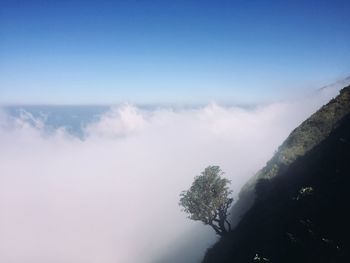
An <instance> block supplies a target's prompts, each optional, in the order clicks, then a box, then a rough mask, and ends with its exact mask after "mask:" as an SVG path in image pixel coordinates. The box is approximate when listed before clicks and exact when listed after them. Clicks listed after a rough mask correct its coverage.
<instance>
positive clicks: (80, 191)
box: [0, 88, 338, 263]
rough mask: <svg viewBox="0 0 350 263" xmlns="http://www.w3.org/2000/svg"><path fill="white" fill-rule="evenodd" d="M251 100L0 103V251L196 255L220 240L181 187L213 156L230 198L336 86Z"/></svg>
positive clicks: (60, 259) (72, 260) (51, 256)
mask: <svg viewBox="0 0 350 263" xmlns="http://www.w3.org/2000/svg"><path fill="white" fill-rule="evenodd" d="M337 90H338V88H332V89H323V90H319V91H317V92H314V93H312V94H310V93H309V94H303V95H302V96H298V97H295V98H294V99H288V100H284V101H280V102H276V103H270V104H264V105H256V106H254V107H250V108H244V107H237V106H223V105H219V104H215V103H211V104H208V105H203V106H196V107H185V108H182V107H171V106H168V107H167V106H159V107H139V106H135V105H130V104H123V105H117V106H6V107H2V108H0V211H1V216H0V262H11V263H47V262H50V263H96V262H98V263H112V262H113V263H115V262H126V263H128V262H198V261H200V259H201V258H202V256H203V254H204V253H205V250H206V249H207V248H208V247H209V246H211V245H212V244H213V242H215V241H216V236H215V234H214V231H212V230H211V229H210V227H208V226H205V225H203V224H201V223H200V222H194V221H191V220H189V219H187V218H186V214H184V213H183V212H182V211H181V209H180V207H179V205H178V200H179V194H180V192H181V191H182V190H185V189H187V188H189V186H190V185H191V183H192V180H193V177H194V176H196V175H198V174H199V173H200V172H201V171H202V170H203V169H204V168H205V167H207V166H208V165H220V166H221V168H222V170H223V171H224V172H225V176H226V177H227V178H229V179H230V180H231V181H232V185H231V186H232V189H233V191H234V196H235V197H236V196H237V194H238V192H239V190H240V188H241V187H242V185H243V184H244V183H245V182H246V181H247V180H248V179H249V178H250V177H251V176H252V175H253V174H254V173H255V172H256V171H257V170H258V169H260V168H261V167H262V166H264V164H265V163H266V161H268V159H269V158H271V156H272V155H273V153H274V151H275V150H276V149H277V147H278V146H279V145H280V144H281V143H282V141H283V140H284V139H285V138H286V137H287V136H288V134H289V133H290V132H291V131H292V129H293V128H295V127H296V126H297V125H298V124H300V123H301V122H302V121H303V120H304V119H306V118H307V117H308V116H309V115H310V114H311V113H313V112H314V111H315V110H317V109H318V108H319V107H320V106H321V105H323V104H324V103H325V102H327V101H328V100H329V99H330V98H331V97H333V96H334V95H335V94H336V93H337Z"/></svg>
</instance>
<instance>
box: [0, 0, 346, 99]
mask: <svg viewBox="0 0 350 263" xmlns="http://www.w3.org/2000/svg"><path fill="white" fill-rule="evenodd" d="M349 14H350V1H348V0H344V1H337V0H332V1H331V0H329V1H322V0H317V1H311V0H308V1H298V0H294V1H268V0H265V1H263V0H261V1H253V0H251V1H246V0H241V1H238V0H237V1H235V0H230V1H221V0H212V1H209V0H200V1H199V0H198V1H191V0H184V1H166V0H157V1H152V0H133V1H132V0H130V1H128V0H125V1H104V0H99V1H88V0H83V1H74V0H69V1H68V0H60V1H49V0H46V1H35V0H30V1H29V0H22V1H19V0H9V1H4V0H0V103H2V104H3V103H6V104H11V103H29V104H32V103H47V104H50V103H55V104H60V103H68V104H75V103H77V104H86V103H119V102H124V101H128V102H133V103H169V102H170V103H192V102H195V103H198V102H199V103H201V102H207V101H218V102H248V103H251V102H257V101H264V100H273V99H277V98H279V96H281V95H282V94H285V93H286V92H291V91H295V90H300V89H305V88H316V87H318V86H321V85H325V84H328V83H330V82H332V81H334V80H337V79H341V78H343V77H346V76H348V75H349V74H350V15H349Z"/></svg>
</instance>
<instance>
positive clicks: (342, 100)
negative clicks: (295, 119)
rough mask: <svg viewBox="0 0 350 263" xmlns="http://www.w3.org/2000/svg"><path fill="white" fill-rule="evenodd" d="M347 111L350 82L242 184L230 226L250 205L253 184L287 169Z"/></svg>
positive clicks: (324, 135)
mask: <svg viewBox="0 0 350 263" xmlns="http://www.w3.org/2000/svg"><path fill="white" fill-rule="evenodd" d="M349 113H350V85H349V86H347V87H345V88H343V89H342V90H341V91H340V94H339V95H338V96H337V97H336V98H334V99H332V100H331V101H330V102H329V103H327V104H326V105H324V106H323V107H322V108H321V109H319V110H318V111H317V112H316V113H314V114H313V115H311V116H310V117H309V118H308V119H307V120H305V121H304V122H303V123H302V124H301V125H300V126H298V127H297V128H296V129H294V130H293V131H292V132H291V134H290V135H289V136H288V138H287V139H286V140H285V141H284V142H283V143H282V145H281V146H280V147H279V148H278V150H277V151H276V153H275V155H274V156H273V157H272V158H271V160H270V161H269V162H267V164H266V166H265V167H264V168H263V169H261V170H260V171H259V172H258V173H257V174H256V175H255V176H253V178H251V179H250V180H249V181H248V182H247V183H246V184H245V185H244V186H243V188H242V190H241V191H240V194H239V200H238V201H237V202H236V203H235V205H234V206H233V208H232V209H231V222H232V225H234V226H235V225H236V224H237V223H238V222H239V220H240V219H241V215H243V214H244V213H245V212H246V211H247V210H248V209H249V208H250V207H251V205H252V204H253V201H254V198H255V183H256V182H257V181H258V180H259V179H268V178H273V177H275V176H276V175H277V174H278V173H279V171H280V170H284V169H286V168H287V167H288V166H289V165H290V164H291V163H293V161H295V160H296V159H297V158H298V157H300V156H303V155H304V154H305V153H307V152H308V151H310V150H311V149H313V148H314V147H315V146H316V145H318V144H319V143H320V142H322V141H323V140H324V139H325V138H326V137H327V136H328V135H329V134H330V133H331V132H332V131H333V130H334V129H336V128H337V127H338V125H339V121H340V120H341V119H342V118H344V116H346V115H347V114H349Z"/></svg>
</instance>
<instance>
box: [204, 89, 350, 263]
mask: <svg viewBox="0 0 350 263" xmlns="http://www.w3.org/2000/svg"><path fill="white" fill-rule="evenodd" d="M349 175H350V86H348V87H346V88H344V89H343V90H342V91H341V93H340V95H339V96H338V97H336V98H335V99H333V100H331V101H330V102H329V103H328V104H327V105H325V106H323V107H322V108H321V109H320V110H319V111H317V112H316V113H315V114H313V115H312V116H311V117H310V118H309V119H307V120H306V121H305V122H303V123H302V124H301V125H300V126H299V127H298V128H296V129H295V130H294V131H293V132H292V133H291V134H290V136H289V137H288V138H287V139H286V141H285V142H284V143H283V144H282V145H281V146H280V147H279V149H278V151H277V153H276V154H275V156H274V157H273V158H272V159H271V160H270V161H269V162H268V163H267V165H266V167H264V168H263V169H262V170H261V171H260V172H259V173H258V174H257V175H256V177H255V178H254V180H252V181H250V182H249V183H248V184H247V185H246V187H245V188H244V189H243V190H242V194H241V198H242V197H243V198H242V200H243V201H244V199H245V197H248V196H249V197H251V196H252V195H253V194H254V193H255V195H256V198H255V201H254V204H253V205H252V206H251V208H250V209H249V210H248V212H246V213H245V214H244V216H243V217H242V220H241V221H240V222H239V223H238V225H237V226H236V228H235V230H234V231H233V232H232V233H231V234H230V235H229V236H228V237H227V238H225V239H221V240H220V241H219V242H218V243H217V244H216V245H215V246H214V247H213V248H211V249H209V250H208V252H207V255H206V257H205V259H204V262H347V261H348V258H347V257H348V256H350V255H349V252H348V251H349V250H350V227H349V225H348V224H349V222H350V220H349V219H350V218H349V215H348V213H347V207H348V201H349V200H350V198H349V195H348V192H349V190H348V189H349V185H350V184H349V183H350V177H349ZM246 199H247V198H246ZM243 201H241V203H243ZM246 205H247V204H246ZM234 209H235V208H234ZM236 209H237V206H236ZM233 212H235V211H233Z"/></svg>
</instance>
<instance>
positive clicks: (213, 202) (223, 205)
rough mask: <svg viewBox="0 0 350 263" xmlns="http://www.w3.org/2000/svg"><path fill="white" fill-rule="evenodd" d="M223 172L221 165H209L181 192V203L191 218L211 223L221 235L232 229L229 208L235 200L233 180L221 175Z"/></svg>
mask: <svg viewBox="0 0 350 263" xmlns="http://www.w3.org/2000/svg"><path fill="white" fill-rule="evenodd" d="M223 174H224V173H223V172H222V171H221V169H220V167H219V166H208V167H207V168H205V170H204V171H203V172H202V173H201V175H199V176H196V177H195V178H194V182H193V183H192V186H191V188H190V189H189V190H187V191H183V192H182V193H181V194H180V197H181V198H180V203H179V205H180V206H182V207H183V211H185V212H186V213H188V214H189V216H188V217H189V218H190V219H192V220H198V221H202V222H203V223H204V224H207V225H210V226H211V227H213V229H214V230H215V231H216V233H217V234H219V235H223V234H224V233H227V231H229V230H230V229H231V226H230V223H229V222H228V221H227V210H228V208H229V207H230V205H231V203H232V201H233V198H231V197H230V195H231V193H232V191H231V190H230V189H229V186H228V185H229V184H230V183H231V182H230V180H228V179H226V178H223V177H221V176H222V175H223ZM226 226H227V228H228V229H227V228H226Z"/></svg>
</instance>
